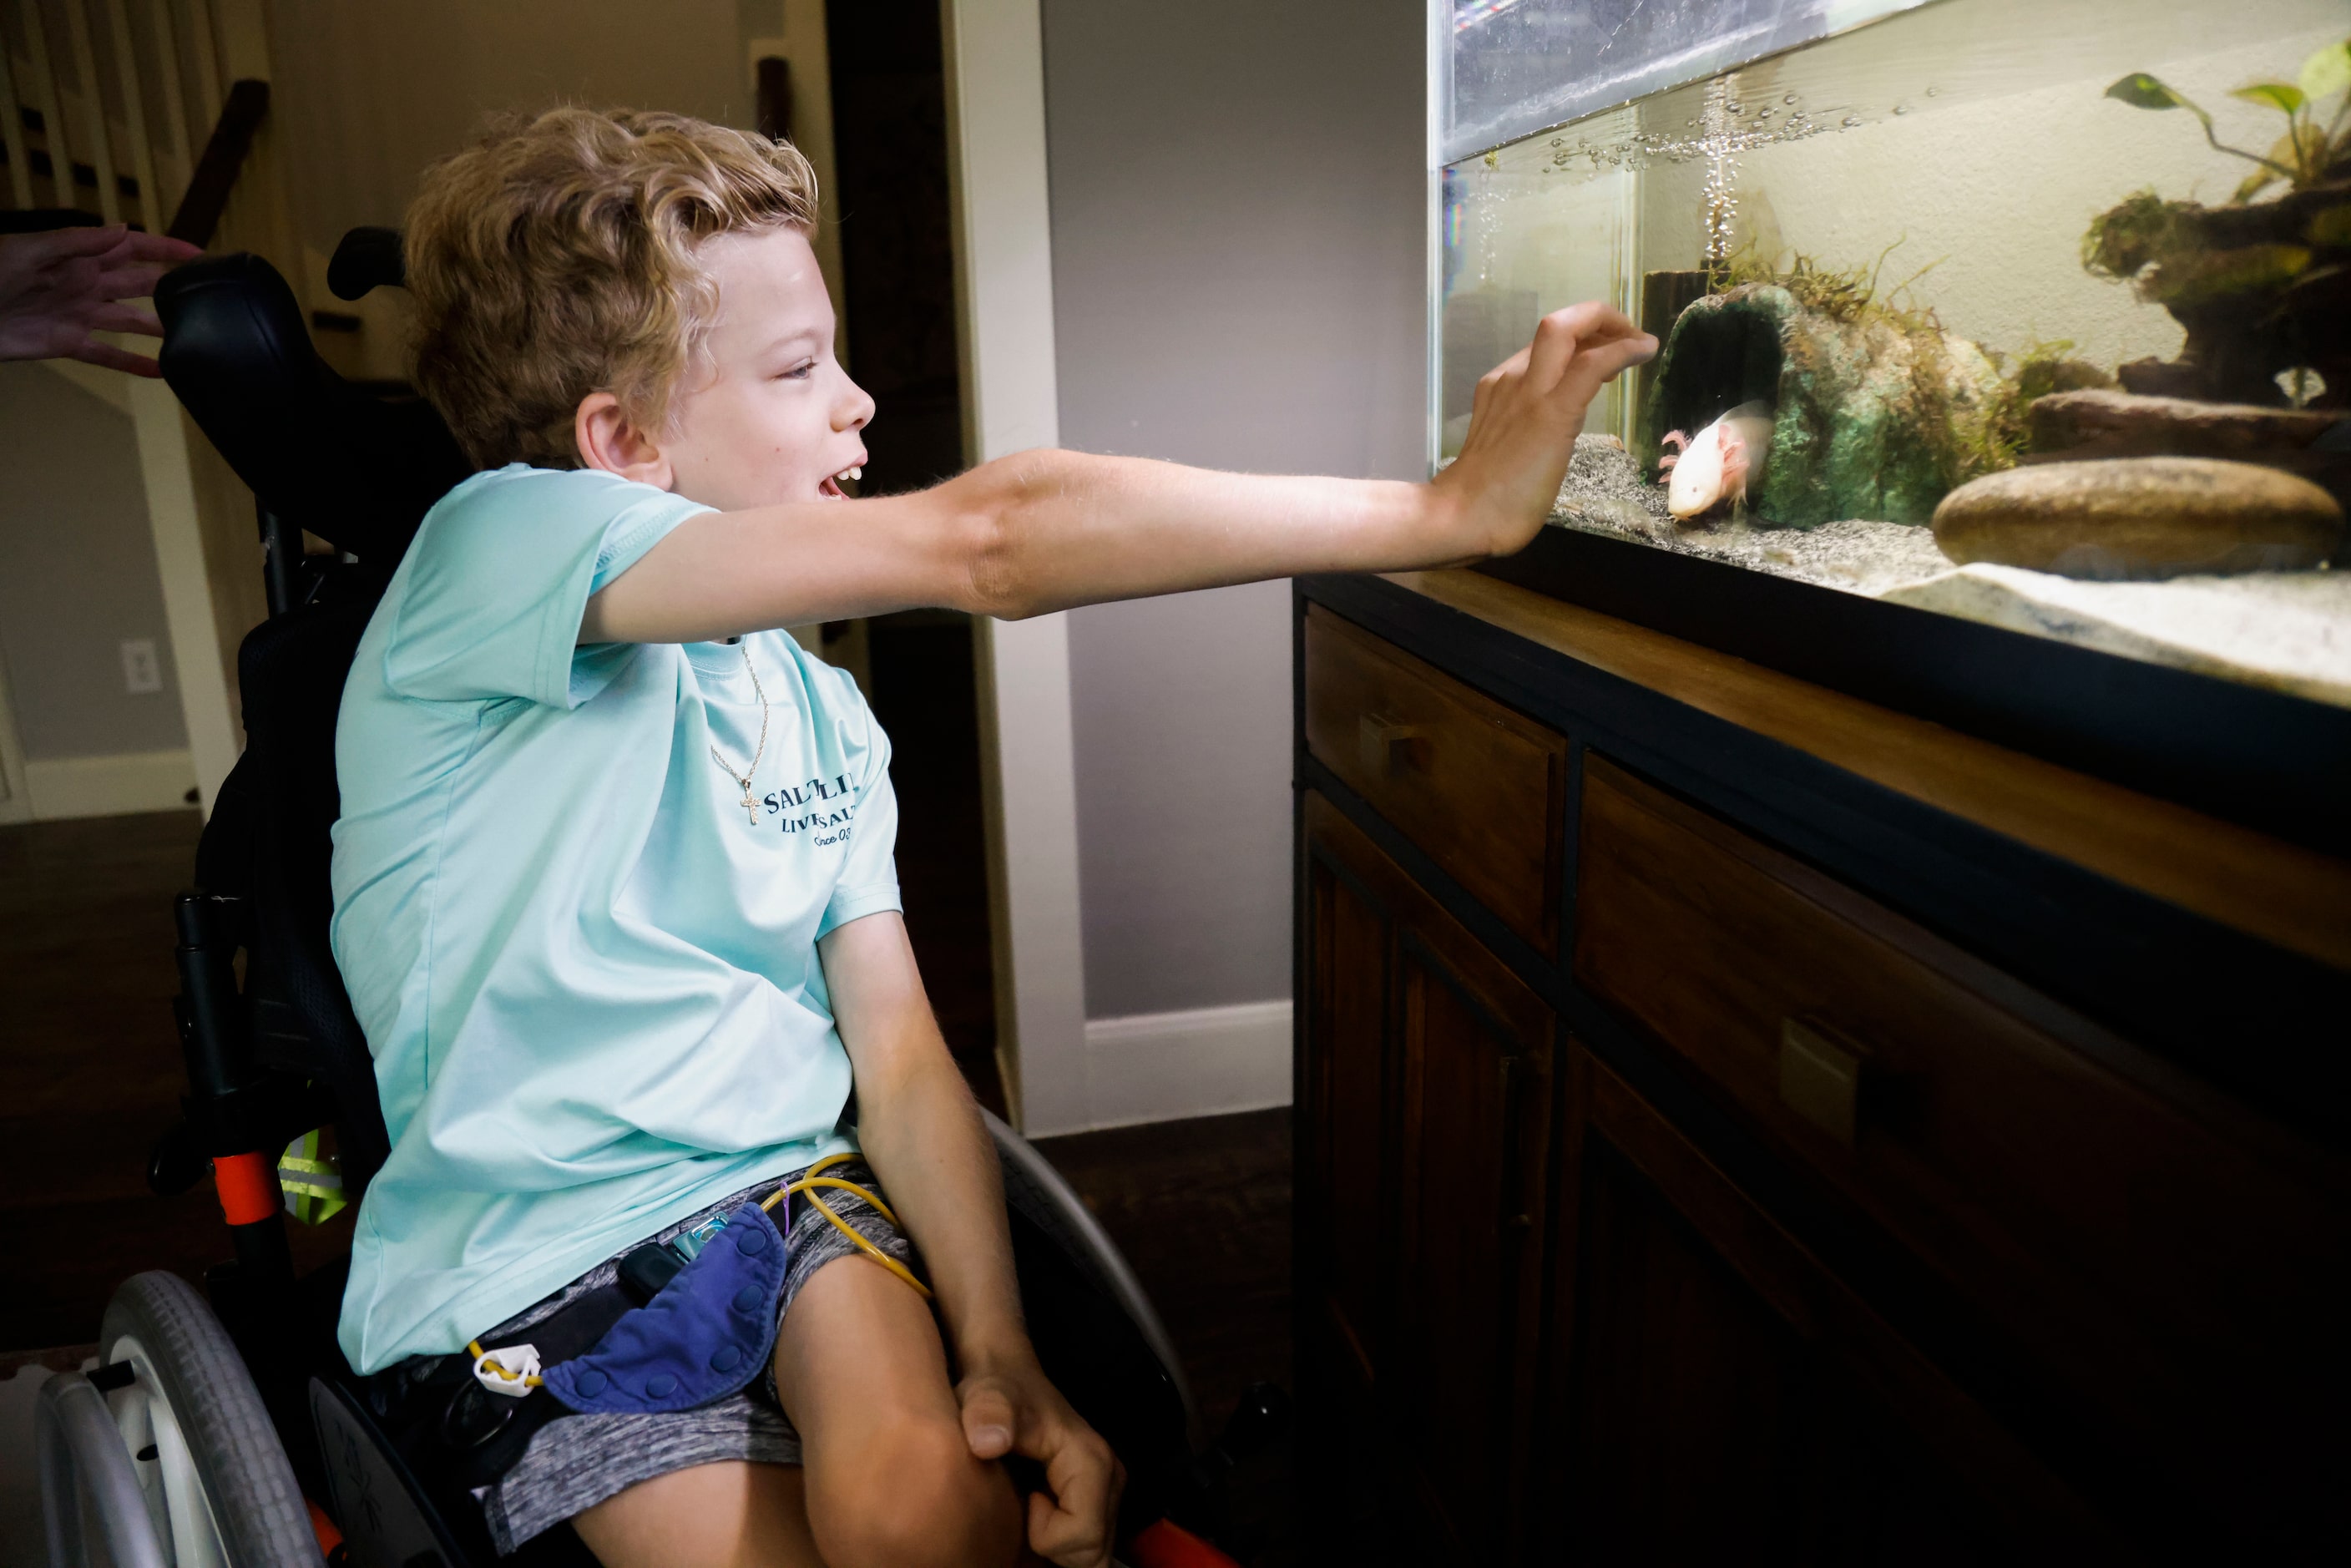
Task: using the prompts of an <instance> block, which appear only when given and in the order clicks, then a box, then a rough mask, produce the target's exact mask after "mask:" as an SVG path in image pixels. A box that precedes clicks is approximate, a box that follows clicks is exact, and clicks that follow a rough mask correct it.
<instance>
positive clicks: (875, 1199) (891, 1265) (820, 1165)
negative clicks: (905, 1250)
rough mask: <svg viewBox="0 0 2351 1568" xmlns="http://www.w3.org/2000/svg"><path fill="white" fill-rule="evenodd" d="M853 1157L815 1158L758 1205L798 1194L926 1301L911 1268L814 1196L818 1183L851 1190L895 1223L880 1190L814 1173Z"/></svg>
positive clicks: (927, 1290)
mask: <svg viewBox="0 0 2351 1568" xmlns="http://www.w3.org/2000/svg"><path fill="white" fill-rule="evenodd" d="M856 1157H857V1156H856V1155H826V1156H825V1157H824V1158H822V1159H820V1160H819V1161H817V1163H816V1164H814V1165H812V1166H809V1168H808V1169H806V1170H804V1171H802V1172H801V1173H800V1175H799V1180H798V1181H795V1182H793V1183H792V1184H791V1185H790V1186H785V1187H780V1188H778V1190H776V1191H775V1192H773V1193H770V1194H769V1195H768V1198H767V1200H766V1201H765V1202H763V1203H761V1204H760V1205H759V1207H761V1208H763V1209H768V1210H772V1209H774V1207H776V1205H778V1204H779V1203H781V1202H783V1201H784V1199H785V1198H787V1197H790V1196H791V1195H792V1194H793V1193H799V1194H800V1195H801V1196H802V1197H806V1198H807V1199H808V1200H809V1206H810V1207H811V1208H814V1209H815V1210H816V1211H817V1212H818V1213H819V1214H821V1215H823V1216H824V1217H825V1218H827V1219H829V1220H831V1221H832V1226H833V1228H834V1229H836V1230H838V1231H840V1232H841V1234H842V1235H843V1236H846V1237H848V1238H849V1239H850V1240H852V1241H853V1242H855V1243H856V1244H857V1249H858V1250H859V1251H861V1252H862V1253H864V1254H865V1255H866V1256H867V1257H868V1258H871V1259H872V1260H873V1261H875V1262H876V1263H879V1264H881V1265H882V1267H883V1268H884V1269H887V1270H890V1272H892V1273H893V1274H895V1275H897V1276H898V1278H900V1279H901V1280H904V1281H906V1283H907V1284H909V1285H912V1286H913V1287H914V1293H915V1294H916V1295H918V1296H920V1297H922V1298H923V1300H925V1301H929V1300H930V1299H931V1288H930V1287H929V1286H928V1285H925V1284H924V1283H923V1282H922V1281H920V1280H917V1279H916V1278H914V1270H912V1269H909V1268H907V1267H906V1266H905V1265H904V1263H901V1262H899V1261H898V1260H896V1259H895V1258H893V1257H891V1256H890V1254H888V1253H887V1252H884V1251H883V1250H882V1249H880V1248H879V1247H876V1246H875V1245H873V1243H872V1242H871V1241H869V1240H867V1239H865V1238H864V1237H862V1236H860V1235H859V1234H858V1233H857V1231H856V1229H855V1228H853V1227H852V1226H851V1225H850V1223H849V1221H847V1220H845V1219H843V1218H841V1216H840V1215H838V1214H835V1213H834V1212H833V1209H832V1205H831V1204H829V1203H827V1202H825V1200H824V1199H822V1198H820V1197H817V1195H816V1192H815V1189H816V1188H818V1187H820V1186H829V1187H837V1188H839V1189H840V1190H841V1191H842V1192H847V1193H854V1194H855V1195H856V1196H858V1197H862V1198H863V1199H864V1200H865V1201H866V1202H868V1203H870V1204H872V1206H873V1207H874V1211H875V1212H876V1213H878V1214H880V1215H881V1216H882V1218H884V1219H886V1220H888V1221H889V1222H890V1223H891V1224H892V1225H898V1217H897V1215H895V1214H893V1213H892V1212H891V1209H890V1206H889V1205H888V1204H886V1203H884V1202H883V1201H882V1195H881V1194H880V1193H877V1192H874V1191H872V1189H870V1188H867V1187H862V1186H858V1185H857V1184H856V1183H855V1182H853V1181H844V1180H842V1179H841V1177H840V1176H820V1175H818V1174H817V1173H818V1172H820V1171H822V1170H824V1169H825V1168H826V1167H827V1166H837V1165H841V1164H843V1163H845V1162H847V1161H850V1160H853V1159H855V1158H856ZM898 1228H899V1229H901V1230H904V1228H905V1227H904V1226H898Z"/></svg>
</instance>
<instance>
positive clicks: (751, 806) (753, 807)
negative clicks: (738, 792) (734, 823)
mask: <svg viewBox="0 0 2351 1568" xmlns="http://www.w3.org/2000/svg"><path fill="white" fill-rule="evenodd" d="M743 815H744V816H746V817H747V818H749V819H750V821H751V825H752V826H753V827H755V828H756V827H758V825H759V802H758V801H757V800H753V799H751V791H750V790H748V789H745V790H744V791H743Z"/></svg>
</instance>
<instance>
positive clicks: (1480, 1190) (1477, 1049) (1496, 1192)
mask: <svg viewBox="0 0 2351 1568" xmlns="http://www.w3.org/2000/svg"><path fill="white" fill-rule="evenodd" d="M1398 979H1399V981H1400V985H1401V989H1402V992H1403V995H1402V998H1401V1002H1402V1015H1403V1016H1402V1026H1403V1032H1404V1060H1405V1106H1406V1114H1405V1173H1406V1175H1405V1228H1406V1236H1407V1238H1408V1240H1407V1247H1408V1250H1407V1252H1406V1255H1405V1277H1404V1291H1403V1301H1404V1319H1405V1324H1404V1335H1403V1337H1404V1340H1405V1343H1407V1344H1409V1345H1410V1346H1411V1347H1412V1350H1413V1355H1412V1364H1411V1366H1410V1368H1409V1371H1408V1373H1407V1374H1406V1375H1405V1376H1403V1377H1402V1378H1400V1379H1399V1382H1400V1384H1401V1387H1400V1388H1399V1394H1400V1395H1401V1396H1402V1401H1403V1405H1404V1414H1405V1423H1406V1427H1407V1428H1408V1429H1410V1430H1413V1431H1417V1432H1425V1433H1432V1434H1434V1433H1442V1434H1444V1437H1443V1440H1441V1441H1437V1442H1431V1443H1429V1444H1428V1445H1427V1446H1426V1450H1425V1451H1424V1452H1423V1453H1422V1454H1421V1455H1420V1456H1419V1468H1420V1470H1421V1475H1422V1479H1423V1481H1424V1484H1425V1486H1426V1492H1427V1496H1426V1507H1427V1509H1428V1511H1429V1512H1430V1513H1431V1514H1432V1515H1433V1516H1434V1517H1435V1518H1436V1519H1437V1521H1440V1525H1441V1531H1442V1534H1443V1536H1444V1537H1445V1538H1447V1542H1448V1544H1449V1545H1450V1546H1451V1547H1452V1548H1453V1550H1454V1552H1456V1553H1458V1560H1461V1561H1470V1560H1477V1561H1489V1560H1490V1557H1491V1548H1492V1546H1493V1544H1494V1542H1495V1540H1496V1539H1497V1537H1498V1535H1499V1527H1500V1525H1501V1522H1502V1520H1503V1517H1504V1514H1505V1512H1506V1511H1507V1508H1508V1503H1509V1492H1508V1482H1509V1479H1510V1471H1511V1469H1512V1465H1511V1460H1512V1457H1513V1454H1514V1452H1515V1448H1516V1442H1515V1439H1516V1437H1517V1435H1518V1433H1519V1431H1520V1420H1519V1413H1518V1409H1517V1405H1518V1401H1517V1400H1516V1399H1515V1398H1514V1397H1513V1396H1514V1394H1515V1393H1516V1390H1517V1386H1518V1382H1519V1380H1518V1379H1517V1378H1516V1377H1515V1376H1514V1373H1515V1370H1516V1366H1517V1364H1518V1362H1519V1347H1520V1344H1521V1343H1524V1342H1525V1340H1526V1339H1527V1337H1528V1335H1529V1334H1530V1333H1531V1330H1532V1329H1533V1327H1534V1324H1533V1323H1532V1322H1531V1321H1525V1318H1524V1314H1523V1312H1522V1311H1521V1302H1522V1300H1527V1301H1531V1292H1528V1291H1522V1290H1521V1288H1520V1278H1521V1270H1522V1268H1525V1267H1528V1264H1527V1260H1526V1258H1525V1256H1524V1255H1525V1254H1526V1253H1528V1252H1530V1251H1531V1249H1532V1248H1533V1247H1534V1245H1535V1243H1534V1240H1533V1239H1532V1237H1531V1234H1530V1232H1531V1229H1532V1227H1533V1224H1534V1220H1535V1216H1536V1215H1537V1214H1538V1213H1539V1212H1540V1191H1541V1185H1540V1184H1541V1171H1542V1168H1543V1166H1542V1155H1543V1150H1544V1144H1545V1138H1544V1132H1545V1129H1546V1127H1547V1124H1548V1121H1549V1111H1550V1103H1549V1102H1550V1095H1549V1092H1548V1091H1549V1084H1550V1060H1551V1043H1550V1041H1549V1040H1547V1039H1544V1038H1541V1037H1538V1038H1535V1039H1531V1040H1521V1039H1518V1038H1515V1037H1514V1036H1513V1035H1512V1034H1511V1033H1510V1031H1509V1029H1508V1027H1507V1026H1506V1025H1504V1024H1503V1023H1502V1022H1501V1021H1500V1020H1499V1019H1496V1018H1494V1017H1493V1016H1492V1015H1490V1014H1489V1013H1488V1012H1487V1011H1486V1010H1485V1009H1482V1008H1480V1007H1479V1005H1478V1004H1477V1003H1476V1002H1475V1001H1473V1000H1472V999H1471V998H1469V997H1468V995H1467V994H1465V993H1464V992H1463V990H1462V989H1461V988H1460V983H1459V980H1458V977H1456V975H1455V974H1454V973H1453V971H1452V970H1451V969H1450V968H1449V967H1447V965H1446V964H1445V961H1444V959H1443V957H1442V956H1440V955H1438V954H1437V953H1436V952H1434V951H1432V950H1431V949H1429V948H1427V947H1426V946H1422V945H1421V944H1420V943H1418V942H1416V941H1414V940H1412V939H1410V937H1407V938H1406V939H1405V943H1404V945H1403V949H1402V952H1401V954H1400V956H1399V963H1398Z"/></svg>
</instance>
